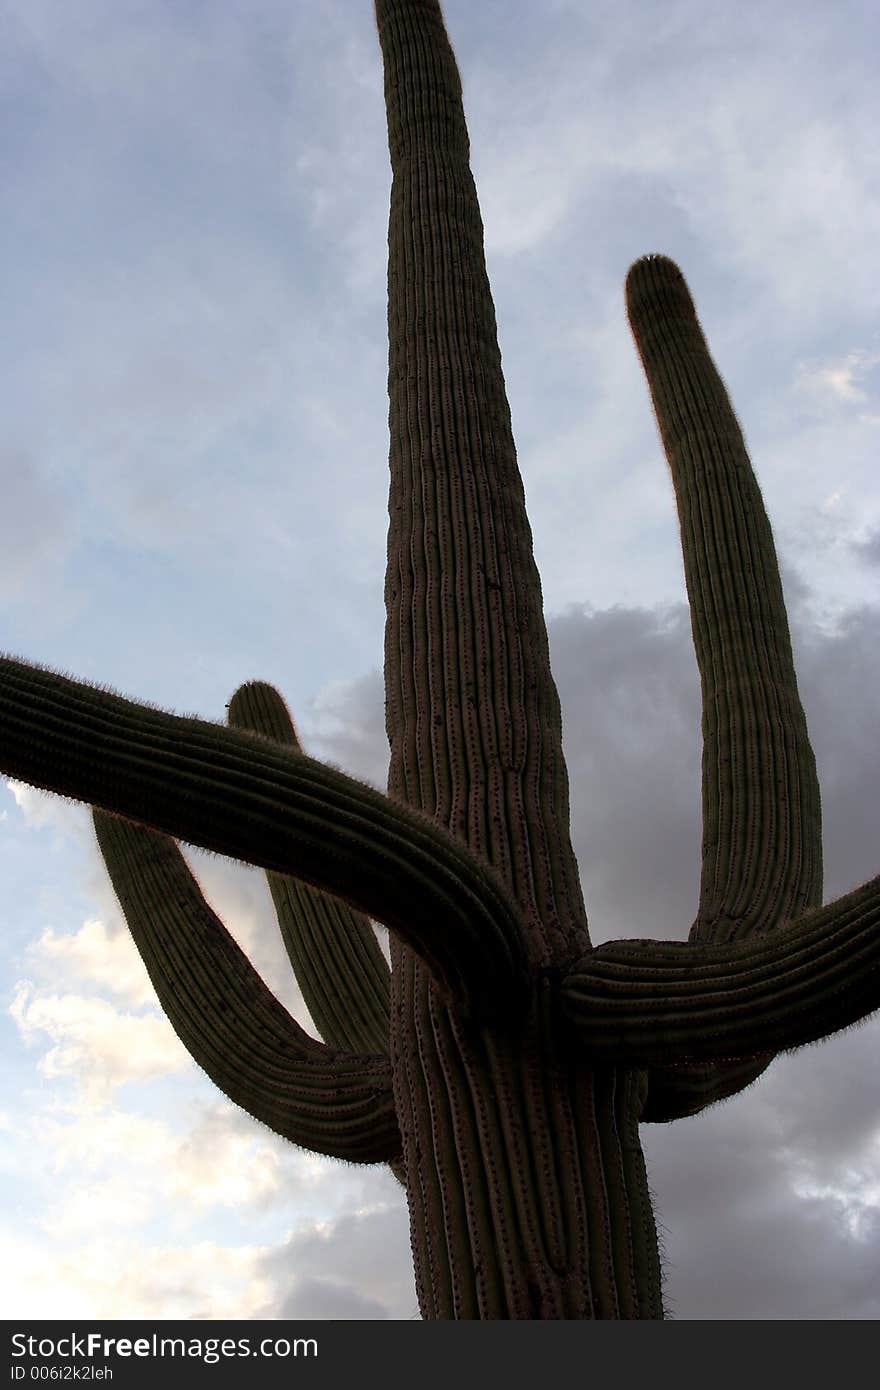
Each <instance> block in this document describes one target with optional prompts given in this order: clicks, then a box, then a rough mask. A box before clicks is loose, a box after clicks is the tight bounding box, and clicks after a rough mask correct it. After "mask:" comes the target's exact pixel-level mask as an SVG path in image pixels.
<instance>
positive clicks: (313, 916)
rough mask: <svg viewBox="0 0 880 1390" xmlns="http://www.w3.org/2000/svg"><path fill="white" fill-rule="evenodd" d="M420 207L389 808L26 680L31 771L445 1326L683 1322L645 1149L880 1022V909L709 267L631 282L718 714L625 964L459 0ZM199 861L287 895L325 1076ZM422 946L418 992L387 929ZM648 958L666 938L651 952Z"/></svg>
mask: <svg viewBox="0 0 880 1390" xmlns="http://www.w3.org/2000/svg"><path fill="white" fill-rule="evenodd" d="M376 19H377V25H378V31H379V38H380V42H381V46H382V54H383V59H384V65H385V97H386V106H387V113H388V139H389V148H390V152H391V164H392V171H393V184H392V192H391V215H390V223H389V237H388V241H389V265H388V329H389V374H388V382H389V397H390V415H389V420H390V431H391V452H390V472H391V485H390V493H389V519H390V520H389V532H388V569H387V577H386V588H385V597H386V607H387V625H386V639H385V673H386V694H387V706H386V708H387V730H388V738H389V743H390V751H391V762H390V772H389V782H388V794H387V796H383V795H381V794H380V793H378V792H376V791H374V790H373V789H371V788H369V787H366V786H364V785H363V784H361V783H359V782H357V781H356V780H355V779H353V778H351V777H348V776H346V774H344V773H342V772H339V771H337V770H335V769H332V768H329V767H326V766H325V765H323V764H321V763H319V762H316V761H315V760H314V759H312V758H310V757H309V756H308V755H307V754H306V753H305V752H304V751H303V750H302V749H301V747H300V745H299V742H298V739H297V736H296V731H295V729H294V725H293V721H292V719H291V717H290V714H289V712H288V710H287V708H286V706H285V704H284V701H283V699H282V698H281V696H280V695H279V694H278V692H277V691H275V690H274V689H272V688H271V687H270V686H267V685H265V684H264V683H262V682H259V681H250V682H248V683H247V684H245V685H243V686H242V687H240V689H239V690H238V691H236V692H235V694H234V696H233V697H232V700H231V702H230V705H229V707H228V723H227V724H226V725H220V724H212V723H209V722H207V721H203V720H197V719H182V718H180V717H178V716H176V715H172V714H169V713H165V712H163V711H161V710H155V709H153V708H151V707H149V706H146V705H142V704H138V703H136V702H134V701H131V700H126V699H123V698H122V697H121V696H118V695H114V694H112V693H110V692H108V691H106V690H97V689H94V688H93V687H90V686H88V685H84V684H82V683H79V682H76V681H74V680H71V679H69V678H67V677H64V676H61V675H57V674H55V673H54V672H51V671H47V670H45V669H43V668H40V667H35V666H32V665H28V664H27V663H25V662H22V661H19V660H16V659H15V658H12V657H5V658H2V659H0V766H2V768H3V770H4V771H5V772H6V773H8V774H11V775H13V776H16V777H19V778H22V779H23V780H25V781H28V782H31V783H32V784H33V785H35V786H40V787H46V788H49V789H52V790H55V791H59V792H63V793H65V794H66V795H69V796H73V797H76V798H78V799H80V800H82V801H85V802H88V803H90V804H91V805H92V806H93V807H94V808H95V810H94V816H95V826H96V830H97V834H98V841H99V844H100V846H101V850H102V852H103V855H104V858H105V861H106V863H107V867H108V870H109V872H110V875H111V877H112V880H113V883H114V887H115V889H116V892H117V895H118V897H119V900H120V903H121V904H122V907H123V910H124V912H125V915H126V918H127V920H128V923H129V926H130V929H131V932H132V935H133V937H134V940H135V941H136V943H137V945H138V948H139V949H140V951H141V954H142V956H143V958H144V961H145V963H146V965H147V969H148V970H149V973H150V977H151V979H152V981H153V983H154V985H155V988H156V991H157V994H158V996H159V998H160V1000H161V1002H162V1005H163V1007H164V1008H165V1010H166V1012H167V1014H168V1016H169V1018H170V1020H171V1022H172V1024H173V1026H174V1027H175V1029H176V1030H177V1032H178V1034H179V1035H180V1037H181V1038H182V1039H183V1041H184V1042H185V1043H186V1045H187V1047H188V1048H189V1049H190V1051H191V1052H192V1055H193V1056H194V1057H195V1059H196V1061H197V1062H198V1063H199V1065H200V1066H202V1067H203V1068H204V1069H205V1070H206V1071H207V1072H208V1074H209V1075H210V1076H211V1077H212V1078H213V1079H214V1080H215V1081H216V1082H217V1084H218V1085H219V1086H220V1087H221V1088H222V1089H223V1090H224V1091H225V1092H226V1094H227V1095H229V1096H230V1097H231V1098H232V1099H233V1100H234V1101H235V1102H236V1103H237V1104H239V1105H241V1106H243V1107H244V1108H245V1109H246V1110H248V1111H250V1113H252V1114H253V1115H255V1116H256V1117H257V1118H258V1119H260V1120H261V1121H263V1122H264V1123H267V1124H269V1125H271V1126H272V1127H273V1128H274V1129H275V1130H277V1132H278V1133H279V1134H282V1135H285V1136H286V1137H287V1138H289V1139H291V1140H292V1141H293V1142H295V1143H298V1144H301V1145H304V1146H306V1147H308V1148H311V1149H313V1150H316V1151H317V1152H320V1153H326V1154H331V1155H336V1156H338V1157H342V1158H346V1159H349V1160H354V1161H359V1162H366V1163H370V1162H379V1161H381V1162H386V1163H388V1164H390V1165H391V1166H392V1168H393V1170H394V1171H395V1173H396V1174H397V1175H398V1177H399V1178H400V1180H401V1181H402V1182H403V1183H404V1184H405V1187H406V1194H407V1200H408V1204H409V1210H410V1219H411V1232H412V1248H413V1258H414V1263H415V1274H416V1283H417V1287H418V1293H419V1301H420V1305H421V1309H422V1313H423V1316H424V1317H426V1318H551V1319H553V1318H578V1319H580V1318H659V1317H662V1313H663V1309H662V1300H661V1287H660V1284H661V1280H660V1261H659V1257H658V1250H657V1239H656V1233H655V1227H654V1219H653V1214H652V1210H651V1202H650V1198H649V1193H648V1188H647V1182H646V1177H645V1168H644V1162H643V1159H642V1154H641V1149H640V1145H639V1124H640V1123H646V1122H649V1121H669V1120H674V1119H677V1118H680V1117H682V1116H686V1115H693V1114H696V1113H698V1112H699V1111H700V1110H702V1109H703V1108H705V1107H706V1106H707V1105H710V1104H712V1103H713V1102H714V1101H717V1100H719V1099H721V1098H723V1097H725V1096H729V1095H732V1094H734V1093H735V1092H737V1091H739V1090H741V1089H742V1088H743V1087H744V1086H746V1085H748V1084H749V1083H750V1082H751V1081H753V1080H754V1079H755V1077H757V1076H758V1075H759V1074H760V1073H761V1072H762V1071H763V1070H764V1069H765V1068H766V1067H767V1066H768V1065H769V1064H770V1062H771V1061H772V1058H773V1055H774V1053H775V1052H777V1051H779V1050H780V1049H782V1048H792V1047H797V1046H800V1045H802V1044H804V1043H807V1042H812V1041H815V1040H817V1039H819V1038H821V1037H824V1036H826V1035H827V1034H829V1033H831V1032H834V1031H835V1030H837V1029H840V1028H843V1027H846V1026H847V1025H848V1024H851V1023H853V1022H855V1021H857V1020H858V1019H860V1018H863V1017H864V1016H865V1015H866V1014H867V1013H869V1012H871V1011H872V1010H874V1009H875V1008H877V1007H878V1006H880V968H878V967H880V879H874V880H872V881H871V882H868V883H866V884H864V885H863V886H862V887H860V888H858V889H855V890H854V891H853V892H851V893H849V894H848V895H847V896H845V897H843V898H840V899H838V900H837V901H836V902H833V903H830V904H827V905H825V906H822V883H821V879H822V868H821V828H820V808H819V790H818V785H817V781H816V771H815V763H814V759H813V755H812V751H811V749H810V744H809V739H808V735H807V729H806V722H805V719H804V714H803V710H802V708H801V704H800V700H799V696H798V689H797V681H796V677H795V672H794V666H793V662H792V655H791V643H790V640H789V633H788V626H787V620H786V614H785V606H784V602H783V594H782V587H781V584H780V580H779V573H778V567H777V563H776V556H775V551H774V546H773V538H772V534H771V531H770V526H769V523H768V520H767V517H766V514H765V511H764V506H763V502H762V499H761V494H760V491H759V489H758V485H757V483H756V481H755V478H754V475H753V473H752V469H751V466H750V463H749V460H748V457H747V454H746V451H745V447H744V444H743V439H742V434H741V432H740V429H739V425H738V423H737V421H736V418H735V416H734V414H733V411H732V409H731V407H730V403H729V401H728V399H727V394H726V391H725V389H724V386H723V383H722V381H721V378H720V377H719V375H718V372H717V370H716V368H715V366H714V364H713V362H712V360H711V357H710V355H709V351H708V348H707V346H706V342H705V339H704V337H703V334H702V331H701V329H700V326H699V323H698V321H697V317H696V313H695V311H694V306H693V303H692V301H691V297H690V294H689V293H688V290H687V287H686V285H685V282H684V279H683V277H682V275H681V273H680V271H679V270H678V268H677V267H676V266H675V265H674V264H673V263H672V262H671V261H670V260H668V259H667V258H665V257H663V256H647V257H645V258H643V259H642V260H640V261H638V262H637V263H636V264H635V265H634V266H633V267H632V269H631V270H630V272H629V275H628V277H627V282H626V300H627V310H628V313H629V319H630V323H631V326H632V330H633V333H634V336H635V340H636V344H637V347H638V351H639V353H640V355H641V358H642V362H643V364H644V368H645V372H646V375H647V378H648V383H649V387H650V392H651V397H652V400H653V404H654V410H655V413H656V416H657V422H658V426H659V429H660V434H661V437H662V440H663V444H664V447H665V450H666V455H667V458H668V460H669V466H670V470H671V474H672V481H673V485H674V487H675V492H676V498H677V502H678V510H679V517H680V521H681V539H682V547H683V552H684V559H685V577H686V581H687V588H688V595H689V600H690V605H691V614H692V623H693V635H694V645H695V649H696V654H697V661H698V665H699V669H700V676H701V684H702V697H703V771H702V777H703V868H702V884H701V892H700V902H699V908H698V912H697V916H696V920H695V922H694V924H693V927H692V928H691V931H690V935H689V938H688V940H686V941H681V942H657V941H651V940H645V939H633V940H628V941H621V942H611V943H608V944H606V945H603V946H602V947H600V948H597V949H593V948H592V947H591V944H590V939H589V934H588V929H587V919H586V914H585V911H584V904H583V899H582V896H581V890H580V883H579V878H578V870H577V864H576V861H575V857H574V853H573V851H572V846H571V841H570V836H569V806H568V783H567V775H566V770H565V763H564V760H563V756H562V725H561V714H560V707H559V700H558V697H557V693H556V687H555V685H554V683H553V678H552V675H551V671H550V661H549V653H548V643H547V633H546V628H545V624H544V616H543V604H542V598H541V587H540V581H539V578H538V573H537V570H536V567H535V563H534V559H533V554H532V540H531V533H530V530H529V523H528V519H527V516H526V511H525V505H524V495H523V487H522V481H521V479H520V475H519V472H518V469H517V463H516V454H515V449H514V444H513V438H512V435H511V428H510V413H509V410H508V406H507V399H506V395H505V388H504V380H503V375H502V370H501V357H500V353H499V350H498V343H497V336H496V325H495V314H494V309H493V305H492V299H491V295H490V291H489V284H488V279H487V276H486V267H485V260H484V255H483V233H482V223H481V220H480V212H479V207H478V204H477V197H476V192H475V189H474V184H473V179H472V177H471V173H470V168H469V150H468V136H467V130H466V126H465V121H464V114H463V109H462V100H461V85H460V81H459V76H458V70H457V68H456V64H455V60H454V57H453V53H452V49H451V47H450V45H449V41H448V38H447V36H446V31H445V28H444V25H443V19H442V15H441V12H440V8H439V6H438V4H437V3H436V0H376ZM177 839H181V840H184V841H187V842H189V843H192V844H198V845H204V846H206V847H208V848H211V849H214V850H217V851H220V852H221V853H225V854H229V855H232V856H235V857H236V858H240V859H244V860H246V861H247V862H249V863H253V864H257V865H261V866H262V867H263V868H265V869H266V871H267V874H268V879H269V885H270V889H271V892H272V898H273V901H274V904H275V907H276V911H277V915H278V920H279V925H280V929H281V933H282V936H283V939H284V943H285V946H286V948H287V952H288V955H289V957H290V960H291V964H292V967H293V969H294V971H295V973H296V976H297V979H298V981H299V985H300V988H301V990H302V993H303V997H304V999H305V1001H306V1003H307V1005H308V1008H309V1011H310V1013H311V1016H312V1018H313V1020H314V1023H315V1026H316V1028H317V1030H318V1031H319V1032H320V1034H321V1038H322V1041H317V1040H316V1039H313V1038H311V1037H309V1036H308V1035H307V1034H306V1033H305V1032H304V1031H303V1029H302V1028H301V1027H300V1026H299V1025H298V1024H297V1023H296V1022H295V1021H294V1020H293V1019H292V1018H291V1017H290V1016H289V1015H288V1013H287V1012H286V1010H285V1009H284V1008H283V1007H282V1006H281V1005H280V1004H279V1003H278V1001H277V1000H276V999H275V998H274V997H273V996H272V995H271V993H270V992H269V991H268V989H267V988H266V986H265V985H264V984H263V982H262V980H261V979H260V978H259V976H258V975H257V974H256V972H255V971H254V969H253V968H252V966H251V965H250V963H249V962H248V961H247V959H246V958H245V956H244V955H243V954H242V952H241V951H240V950H239V948H238V947H237V946H236V945H235V943H234V941H233V940H232V938H231V937H230V936H229V934H228V933H227V931H226V929H225V928H224V926H223V925H222V923H221V922H220V921H219V920H218V918H217V916H216V915H215V914H214V912H213V911H212V910H211V909H210V907H209V906H208V904H207V903H206V902H205V900H204V898H203V897H202V894H201V890H200V889H199V886H198V884H197V882H196V880H195V879H194V877H193V875H192V874H191V872H190V871H189V869H188V867H187V865H186V863H185V861H184V859H183V857H182V855H181V853H180V850H179V849H178V846H177V844H176V840H177ZM371 919H372V920H376V921H380V922H382V923H384V924H385V925H386V926H387V927H388V928H389V930H390V933H391V942H392V952H391V954H392V965H391V969H390V970H389V968H388V966H387V964H386V961H385V958H384V956H383V955H382V952H381V951H380V949H379V946H378V944H377V941H376V938H375V934H374V931H373V926H372V920H371ZM646 925H649V924H646Z"/></svg>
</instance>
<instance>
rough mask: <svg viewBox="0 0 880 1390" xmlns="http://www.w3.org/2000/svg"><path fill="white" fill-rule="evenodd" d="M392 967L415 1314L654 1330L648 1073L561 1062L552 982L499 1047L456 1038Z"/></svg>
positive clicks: (418, 981)
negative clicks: (635, 1324) (606, 1323)
mask: <svg viewBox="0 0 880 1390" xmlns="http://www.w3.org/2000/svg"><path fill="white" fill-rule="evenodd" d="M404 955H405V956H406V957H407V959H406V960H403V959H401V957H402V956H404ZM397 956H398V958H397V959H396V960H395V962H394V973H393V976H392V979H393V987H392V988H393V1012H392V1034H391V1036H392V1066H393V1074H394V1091H395V1104H396V1110H397V1117H398V1123H399V1125H400V1129H401V1133H402V1136H403V1146H404V1163H405V1170H406V1186H407V1197H408V1201H409V1210H410V1229H411V1238H412V1249H413V1260H414V1265H415V1275H416V1288H417V1290H418V1297H419V1304H420V1307H421V1311H422V1316H423V1317H425V1318H529V1319H538V1318H540V1319H544V1318H550V1319H552V1318H566V1319H569V1318H661V1317H662V1316H663V1313H662V1304H661V1295H660V1263H659V1257H658V1251H657V1237H656V1232H655V1227H654V1218H653V1214H652V1210H651V1202H650V1198H649V1193H648V1186H647V1179H646V1174H645V1165H644V1160H643V1157H642V1151H641V1146H640V1144H639V1134H638V1119H639V1114H640V1111H641V1108H642V1104H643V1102H644V1095H645V1089H646V1085H645V1073H643V1072H640V1071H636V1070H633V1069H627V1068H623V1067H613V1066H612V1067H606V1068H591V1067H590V1066H588V1065H587V1064H586V1063H585V1062H584V1061H583V1060H582V1059H581V1060H575V1059H573V1058H572V1049H571V1045H570V1040H566V1042H564V1041H563V1040H562V1039H561V1038H560V1036H559V1034H558V1021H554V1019H555V1020H558V1012H557V1011H556V1010H555V1009H553V1008H552V1007H550V1005H551V987H550V984H549V981H548V982H547V983H546V985H545V989H544V991H543V992H542V993H541V994H539V995H538V997H537V998H536V1000H535V1003H534V1007H533V1008H532V1010H531V1011H530V1015H529V1018H528V1021H527V1024H526V1028H525V1031H524V1033H518V1034H517V1036H516V1037H515V1038H506V1037H505V1036H504V1035H503V1034H501V1033H499V1032H497V1031H494V1030H492V1029H489V1028H481V1029H479V1030H476V1029H474V1030H469V1029H468V1027H467V1025H466V1024H465V1023H464V1022H463V1021H462V1020H460V1019H456V1017H455V1016H454V1015H453V1014H452V1013H451V1011H449V1010H448V1009H446V1008H444V1007H443V1006H442V1005H441V1004H439V1003H438V1001H437V999H436V995H435V991H434V988H433V987H432V986H431V985H430V983H429V982H428V981H427V980H426V978H425V971H424V969H423V967H420V966H419V965H418V963H417V962H416V961H415V960H414V958H413V954H412V952H410V951H408V950H407V949H406V948H401V949H400V950H399V951H398V953H397Z"/></svg>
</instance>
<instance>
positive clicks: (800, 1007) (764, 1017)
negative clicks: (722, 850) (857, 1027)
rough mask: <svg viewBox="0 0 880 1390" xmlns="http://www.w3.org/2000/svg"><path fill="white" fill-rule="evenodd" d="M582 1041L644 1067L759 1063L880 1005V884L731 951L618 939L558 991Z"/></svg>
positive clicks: (602, 1054)
mask: <svg viewBox="0 0 880 1390" xmlns="http://www.w3.org/2000/svg"><path fill="white" fill-rule="evenodd" d="M560 997H561V1006H562V1010H563V1012H564V1014H566V1016H567V1017H568V1018H569V1020H570V1022H571V1023H572V1024H573V1026H574V1028H575V1031H576V1032H577V1034H578V1036H579V1038H580V1040H581V1043H582V1044H583V1045H584V1046H585V1047H587V1048H588V1049H589V1051H590V1052H594V1053H595V1054H596V1056H597V1058H599V1057H604V1058H608V1060H611V1059H612V1058H613V1060H615V1061H616V1062H619V1063H621V1064H624V1065H634V1066H648V1067H650V1066H653V1065H660V1066H675V1065H681V1064H683V1063H684V1064H689V1063H704V1062H713V1063H717V1062H728V1061H733V1060H739V1061H743V1060H745V1059H748V1058H752V1059H754V1060H755V1061H756V1062H757V1061H758V1060H759V1059H760V1054H762V1053H767V1052H775V1051H780V1050H781V1049H783V1048H785V1049H789V1048H795V1047H803V1046H804V1045H805V1044H806V1043H810V1042H817V1041H818V1040H819V1039H821V1038H824V1037H827V1036H828V1035H829V1034H831V1033H836V1032H838V1031H839V1030H840V1029H841V1028H848V1027H850V1026H851V1025H852V1024H854V1023H859V1022H860V1021H861V1020H862V1019H863V1018H866V1017H867V1016H868V1014H870V1013H873V1011H874V1010H875V1009H877V1008H880V877H877V878H874V879H871V880H870V881H869V882H868V883H865V884H862V885H861V887H859V888H855V889H853V891H852V892H851V893H847V894H846V895H845V896H844V897H841V898H838V899H837V900H836V901H835V902H833V903H828V904H826V905H825V906H824V907H820V908H814V909H813V910H812V911H811V912H806V913H804V914H803V916H801V917H799V918H798V919H797V920H796V921H794V922H790V923H788V924H786V925H784V926H781V927H779V928H778V929H777V930H776V931H773V932H769V933H766V934H762V935H755V936H752V937H749V938H747V939H746V940H744V941H737V942H732V943H729V944H725V945H718V946H716V945H714V944H712V943H698V944H691V943H690V942H683V941H679V942H676V941H610V942H607V943H605V944H604V945H603V946H600V947H599V948H598V949H597V950H595V951H593V952H592V953H591V954H590V955H588V956H585V957H584V959H583V960H581V961H580V962H579V963H578V965H576V966H574V967H573V968H572V970H571V971H570V972H569V973H568V975H567V976H566V977H565V979H564V980H563V981H562V984H561V986H560Z"/></svg>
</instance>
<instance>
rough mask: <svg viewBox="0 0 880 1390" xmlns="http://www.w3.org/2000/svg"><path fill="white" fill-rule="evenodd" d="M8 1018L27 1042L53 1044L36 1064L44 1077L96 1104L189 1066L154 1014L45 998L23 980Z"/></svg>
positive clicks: (99, 1002) (91, 999)
mask: <svg viewBox="0 0 880 1390" xmlns="http://www.w3.org/2000/svg"><path fill="white" fill-rule="evenodd" d="M9 1013H10V1015H11V1017H12V1018H13V1019H14V1021H15V1022H16V1024H17V1025H18V1028H19V1031H20V1032H21V1035H22V1037H23V1038H24V1040H25V1041H26V1042H28V1043H31V1042H36V1041H38V1040H41V1039H42V1036H43V1035H45V1036H48V1038H49V1039H50V1040H51V1043H52V1045H51V1046H50V1047H49V1049H48V1051H46V1052H44V1053H43V1055H42V1056H41V1058H40V1060H39V1063H38V1070H39V1071H40V1074H41V1075H42V1076H44V1077H47V1078H54V1077H61V1076H66V1077H71V1078H73V1079H75V1080H77V1081H79V1082H80V1083H81V1084H82V1086H83V1088H84V1090H85V1093H86V1094H87V1095H88V1096H89V1098H90V1099H91V1100H92V1101H93V1102H94V1103H97V1102H98V1101H99V1100H102V1099H103V1098H104V1097H105V1096H107V1095H108V1094H109V1093H110V1092H111V1091H113V1090H114V1089H115V1088H116V1087H118V1086H121V1085H124V1084H125V1083H126V1082H128V1081H146V1080H149V1079H153V1078H155V1077H158V1076H164V1075H167V1074H170V1073H174V1072H179V1071H181V1070H182V1069H184V1068H185V1067H186V1066H187V1062H188V1053H187V1052H186V1050H185V1048H184V1047H183V1044H182V1043H181V1042H180V1041H179V1040H178V1038H177V1036H176V1035H175V1033H174V1030H173V1029H172V1027H171V1024H170V1023H169V1022H168V1020H167V1019H166V1018H165V1017H164V1016H162V1015H160V1014H158V1013H156V1012H153V1013H145V1014H132V1013H127V1012H123V1011H122V1010H120V1009H117V1008H115V1007H114V1006H113V1005H112V1004H110V1003H108V1002H107V1001H106V1000H104V999H99V998H97V997H95V996H87V995H82V994H71V993H68V994H47V993H43V992H41V991H39V990H37V989H36V988H35V987H34V985H33V984H32V983H31V982H30V981H29V980H21V981H19V983H18V984H17V985H16V987H15V994H14V998H13V1001H12V1004H11V1005H10V1008H9Z"/></svg>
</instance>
